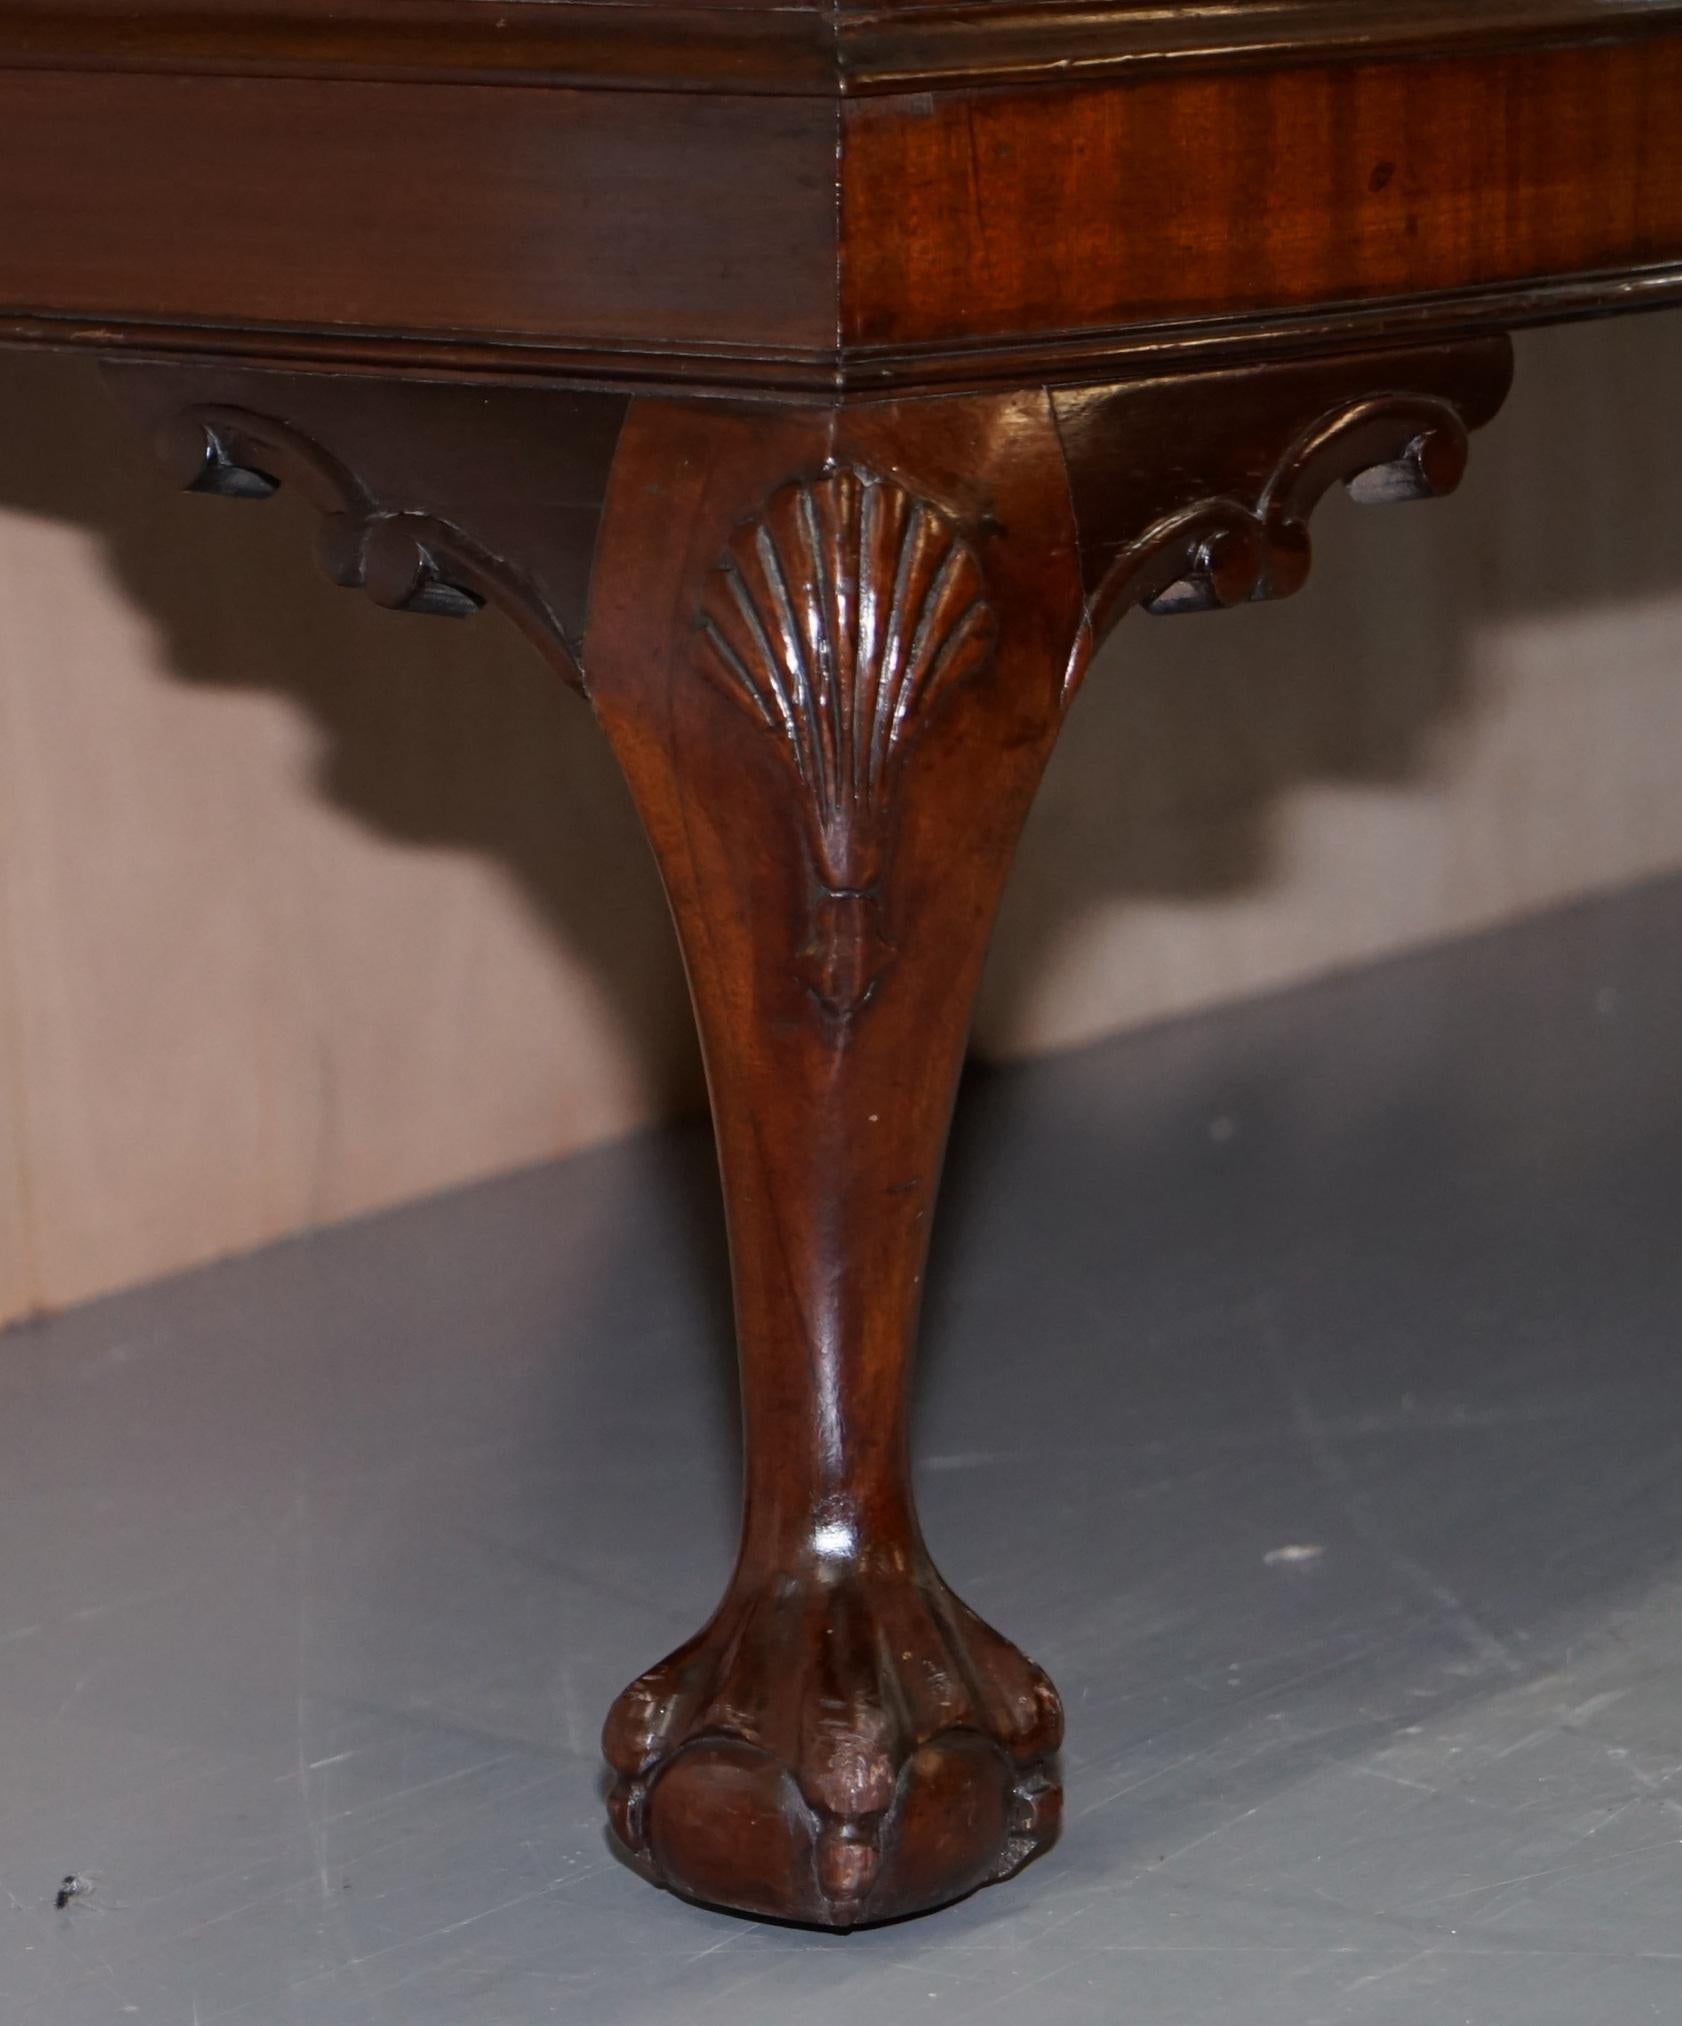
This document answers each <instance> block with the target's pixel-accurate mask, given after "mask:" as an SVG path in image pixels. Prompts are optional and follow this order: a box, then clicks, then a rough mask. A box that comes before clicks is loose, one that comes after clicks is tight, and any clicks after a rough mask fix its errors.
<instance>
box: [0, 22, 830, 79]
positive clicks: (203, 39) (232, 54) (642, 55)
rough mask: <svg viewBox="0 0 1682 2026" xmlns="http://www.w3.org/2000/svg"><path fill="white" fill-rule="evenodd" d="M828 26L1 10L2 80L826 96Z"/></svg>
mask: <svg viewBox="0 0 1682 2026" xmlns="http://www.w3.org/2000/svg"><path fill="white" fill-rule="evenodd" d="M834 49H835V35H834V30H833V26H832V24H831V21H830V18H829V16H828V14H827V13H820V12H818V11H817V10H815V9H812V8H804V7H782V6H778V7H775V8H769V7H767V6H765V5H764V4H762V0H734V4H732V0H710V4H708V5H707V6H705V7H695V6H685V5H684V4H683V0H652V4H643V0H614V4H612V5H602V4H600V0H503V4H500V5H494V6H493V5H489V4H485V0H237V4H236V0H220V4H218V0H209V4H205V0H199V4H196V5H193V4H179V5H174V6H168V7H136V6H135V5H134V0H0V67H6V68H12V67H32V68H37V69H49V70H67V69H86V70H138V71H157V72H162V73H166V74H170V75H190V74H193V73H220V72H226V73H230V74H234V75H243V76H256V77H263V76H268V77H277V76H279V77H336V78H384V79H407V80H423V79H424V80H432V81H443V82H448V83H454V84H462V83H514V84H591V83H595V84H609V85H622V86H632V87H637V86H641V87H644V88H652V87H659V88H661V89H666V90H673V91H777V92H797V93H798V92H827V91H829V90H831V89H832V88H833V85H834V79H835V74H836V64H835V57H834Z"/></svg>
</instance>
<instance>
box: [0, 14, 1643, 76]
mask: <svg viewBox="0 0 1682 2026" xmlns="http://www.w3.org/2000/svg"><path fill="white" fill-rule="evenodd" d="M1679 19H1682V0H1477V4H1475V5H1468V4H1466V0H1237V4H1234V0H1182V4H1179V5H1172V4H1170V5H1164V4H1161V0H958V4H950V5H930V4H928V0H904V4H896V0H855V4H850V5H843V6H841V7H839V8H835V9H831V8H829V7H819V6H815V5H785V4H782V0H687V4H686V0H615V4H612V5H603V4H600V0H172V4H169V5H166V6H147V7H137V6H136V5H135V4H134V0H0V67H11V66H35V67H39V68H46V69H67V68H86V69H96V70H123V69H130V70H150V71H157V72H162V73H168V74H185V73H192V72H228V73H234V74H240V75H247V76H307V77H341V78H343V77H378V78H387V79H398V78H401V79H417V80H418V79H431V80H445V81H449V82H454V83H461V82H469V81H473V82H483V83H492V82H503V83H551V84H599V85H617V86H628V87H633V88H654V87H658V88H661V89H669V90H674V91H718V90H729V91H749V92H779V93H795V94H799V93H812V92H817V93H834V92H837V91H841V90H845V91H846V92H849V93H857V92H881V91H895V90H907V89H915V88H917V87H919V86H931V85H941V84H946V85H952V84H957V83H963V82H977V81H982V80H993V81H998V80H1000V79H1006V78H1010V79H1018V80H1022V79H1031V78H1035V77H1043V78H1048V79H1056V80H1058V81H1061V82H1065V83H1066V82H1068V81H1069V79H1070V78H1071V77H1076V76H1080V75H1086V74H1101V73H1105V72H1113V71H1118V70H1130V69H1134V68H1137V67H1138V66H1140V65H1152V64H1158V63H1162V62H1169V63H1173V64H1175V65H1176V66H1182V65H1188V64H1190V65H1215V66H1220V67H1225V68H1230V67H1232V66H1233V65H1234V64H1240V63H1245V62H1250V61H1256V60H1261V61H1267V60H1272V61H1275V62H1276V61H1278V60H1279V59H1280V57H1281V55H1282V54H1283V55H1289V54H1290V53H1292V52H1301V51H1303V50H1307V49H1312V50H1313V51H1314V52H1315V54H1316V55H1317V56H1319V55H1325V56H1328V57H1333V58H1335V57H1339V56H1349V55H1355V56H1369V57H1370V56H1373V55H1377V54H1395V53H1398V52H1411V51H1423V50H1434V51H1437V52H1442V51H1445V50H1451V49H1457V48H1468V47H1473V46H1481V47H1486V48H1487V47H1498V46H1499V47H1513V46H1516V45H1518V44H1520V43H1527V42H1531V43H1533V42H1540V41H1550V40H1552V41H1559V40H1567V41H1579V42H1581V41H1591V40H1595V39H1599V38H1604V37H1609V36H1618V37H1625V38H1627V37H1631V36H1637V35H1640V34H1642V33H1645V32H1648V31H1651V30H1656V29H1659V28H1662V27H1664V26H1666V25H1667V24H1668V25H1671V26H1674V25H1675V24H1676V23H1677V21H1678V20H1679Z"/></svg>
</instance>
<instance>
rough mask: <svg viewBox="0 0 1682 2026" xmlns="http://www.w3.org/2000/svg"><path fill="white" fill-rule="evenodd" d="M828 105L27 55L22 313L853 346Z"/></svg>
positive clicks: (1, 306)
mask: <svg viewBox="0 0 1682 2026" xmlns="http://www.w3.org/2000/svg"><path fill="white" fill-rule="evenodd" d="M834 153H835V148H834V113H833V110H832V109H831V108H830V107H829V106H828V105H826V104H824V103H823V102H821V101H818V100H795V99H766V98H737V97H729V96H720V97H700V96H693V95H691V96H678V95H673V94H645V95H644V94H638V95H632V94H625V93H601V92H572V91H545V90H537V89H521V88H512V87H511V88H504V89H490V88H485V87H473V86H461V87H458V88H453V89H450V90H449V91H448V92H445V91H444V90H441V89H440V88H437V87H432V86H425V85H377V84H358V83H340V84H334V85H322V84H309V83H302V82H291V81H286V80H279V79H236V78H211V77H195V78H155V77H141V76H111V75H98V74H94V73H85V74H63V73H57V72H52V73H47V72H30V71H12V72H4V73H0V211H3V213H4V216H5V219H6V230H5V233H4V234H3V235H0V313H6V312H10V313H12V314H14V315H24V314H29V313H32V312H41V311H52V312H57V313H59V314H61V315H62V314H65V313H68V314H71V315H74V316H83V317H94V318H98V317H110V318H112V319H117V320H135V319H142V320H153V319H155V320H164V321H167V320H170V319H176V318H182V319H192V318H197V319H203V320H208V321H211V322H215V323H218V324H222V325H230V326H232V325H243V324H249V323H262V322H269V323H275V324H287V325H292V326H295V327H301V328H307V329H318V330H345V329H349V328H354V329H358V330H363V331H368V330H393V331H395V330H404V331H407V332H408V333H410V334H411V335H415V336H422V337H424V336H429V335H430V336H437V335H440V334H444V333H471V334H475V335H504V336H512V337H523V338H540V337H559V338H564V339H574V340H585V341H589V340H598V341H612V342H614V343H616V344H620V345H624V346H627V347H633V348H634V347H635V346H636V345H637V344H638V343H639V342H640V341H645V340H646V341H653V340H661V341H664V342H667V343H670V344H678V345H682V344H686V343H687V344H694V343H709V342H711V343H723V344H738V345H749V344H751V345H752V346H753V347H755V348H757V349H764V350H768V351H773V352H774V351H776V350H777V349H778V348H779V347H787V348H790V349H794V350H801V349H805V348H809V347H814V346H827V347H828V348H830V349H833V345H834V338H835V308H834V304H835V250H834V249H835V208H834V194H833V164H834Z"/></svg>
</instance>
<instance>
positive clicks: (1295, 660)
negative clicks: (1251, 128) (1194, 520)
mask: <svg viewBox="0 0 1682 2026" xmlns="http://www.w3.org/2000/svg"><path fill="white" fill-rule="evenodd" d="M1679 529H1682V316H1678V317H1675V318H1667V317H1662V316H1660V317H1653V318H1649V319H1632V320H1629V321H1626V322H1622V323H1617V324H1607V325H1599V326H1593V327H1583V328H1578V329H1575V330H1569V331H1560V332H1549V333H1542V334H1536V335H1531V336H1527V337H1526V338H1524V339H1523V340H1522V341H1521V344H1520V359H1519V380H1518V386H1517V388H1516V390H1515V393H1514V395H1513V398H1512V401H1511V403H1510V404H1509V407H1508V409H1507V412H1506V414H1505V416H1504V417H1503V418H1502V419H1501V420H1499V421H1497V422H1496V423H1495V424H1494V425H1493V427H1492V428H1491V430H1489V431H1488V432H1486V433H1485V435H1484V436H1483V437H1482V438H1481V439H1480V441H1479V444H1478V446H1477V450H1476V453H1475V455H1474V458H1473V464H1472V472H1471V476H1470V477H1469V479H1468V481H1467V485H1466V487H1465V489H1464V491H1463V492H1462V494H1461V495H1460V497H1459V498H1457V499H1456V500H1453V501H1450V502H1447V503H1445V504H1442V505H1437V506H1432V507H1421V508H1407V509H1368V510H1364V511H1363V510H1359V509H1355V508H1353V507H1351V506H1350V505H1348V503H1347V502H1345V501H1343V500H1342V499H1341V498H1339V499H1337V500H1335V501H1330V502H1328V503H1327V506H1326V507H1325V508H1324V509H1323V510H1322V513H1321V515H1320V518H1319V520H1318V522H1317V524H1316V530H1315V541H1316V549H1317V554H1318V565H1317V568H1316V571H1315V574H1314V577H1313V578H1312V580H1311V582H1310V585H1309V588H1308V590H1307V591H1306V592H1305V593H1304V594H1303V595H1302V596H1301V597H1300V598H1298V599H1297V600H1295V601H1293V602H1292V603H1289V604H1285V605H1280V606H1276V607H1257V608H1254V609H1252V610H1249V611H1247V612H1243V613H1237V614H1231V615H1227V616H1196V617H1188V618H1183V619H1177V620H1161V621H1153V620H1149V619H1145V618H1140V617H1136V618H1133V619H1130V620H1129V621H1128V622H1127V623H1126V625H1125V626H1123V627H1122V629H1121V630H1120V632H1119V634H1118V635H1117V637H1116V639H1115V640H1114V641H1113V642H1112V643H1111V645H1110V647H1109V649H1108V650H1107V651H1106V653H1105V655H1104V656H1103V657H1102V658H1101V660H1100V662H1099V664H1098V665H1097V667H1096V668H1095V669H1094V671H1093V673H1092V675H1091V677H1090V678H1089V682H1088V687H1087V691H1086V693H1085V694H1084V695H1083V697H1082V698H1081V700H1080V702H1079V704H1078V706H1077V708H1076V710H1075V712H1074V714H1073V717H1072V719H1071V721H1070V725H1069V728H1068V732H1067V734H1066V736H1065V738H1064V741H1063V745H1062V747H1061V749H1060V751H1059V753H1058V755H1057V758H1056V760H1055V761H1054V763H1053V767H1052V771H1051V775H1050V778H1049V779H1048V781H1047V784H1046V791H1045V794H1044V796H1043V798H1042V800H1041V803H1040V805H1039V808H1038V810H1037V811H1036V814H1035V817H1034V819H1033V822H1032V824H1031V826H1030V831H1029V835H1028V837H1027V839H1026V842H1025V846H1024V850H1023V855H1022V861H1021V864H1020V866H1019V869H1018V876H1017V878H1016V881H1015V884H1014V886H1013V888H1012V891H1011V894H1010V898H1009V901H1008V903H1007V907H1006V912H1005V917H1004V920H1003V923H1002V925H1001V931H1000V936H999V939H998V943H997V946H996V948H995V952H994V958H993V962H992V965H991V967H990V971H989V975H988V980H987V985H986V989H985V993H984V1003H983V1007H982V1014H981V1021H980V1028H979V1039H980V1043H981V1046H982V1047H983V1049H984V1050H985V1051H986V1052H988V1053H990V1054H992V1055H995V1056H1011V1055H1017V1054H1022V1053H1027V1052H1032V1051H1036V1050H1040V1049H1044V1048H1049V1047H1059V1046H1066V1045H1069V1044H1072V1043H1076V1042H1079V1041H1081V1040H1084V1039H1088V1038H1091V1037H1094V1036H1096V1035H1099V1034H1102V1033H1107V1032H1110V1031H1113V1030H1114V1029H1116V1028H1119V1027H1122V1026H1125V1025H1128V1024H1131V1023H1136V1022H1141V1021H1146V1020H1152V1019H1157V1018H1161V1017H1163V1016H1165V1015H1168V1014H1172V1013H1176V1012H1180V1011H1185V1010H1189V1009H1191V1008H1194V1007H1200V1006H1206V1005H1209V1004H1211V1003H1213V1002H1216V1001H1218V1000H1221V999H1225V998H1230V997H1232V996H1235V995H1238V994H1242V993H1247V992H1253V991H1257V990H1261V989H1265V988H1268V987H1271V986H1276V985H1280V984H1284V983H1287V982H1289V981H1291V980H1295V979H1299V978H1304V977H1308V976H1311V975H1314V974H1316V973H1320V972H1324V971H1326V970H1328V969H1331V968H1334V967H1337V966H1340V965H1347V964H1350V963H1354V962H1358V961H1361V960H1363V959H1366V958H1369V957H1373V956H1376V955H1378V954H1380V953H1383V952H1387V951H1393V950H1396V949H1399V948H1402V947H1405V946H1407V945H1410V944H1415V943H1419V942H1422V941H1425V940H1428V939H1431V938H1433V937H1437V936H1441V935H1444V934H1450V933H1458V932H1461V931H1465V930H1468V929H1471V928H1475V927H1478V926H1481V925H1484V924H1487V923H1492V922H1496V921H1499V920H1501V919H1503V918H1506V917H1509V916H1512V915H1515V914H1519V913H1522V912H1526V911H1529V910H1533V909H1536V908H1539V907H1542V906H1546V905H1548V904H1549V903H1551V902H1554V901H1558V900H1561V899H1564V898H1567V897H1569V896H1572V895H1575V894H1579V893H1582V892H1585V891H1588V890H1591V889H1593V888H1595V887H1597V886H1602V885H1606V884H1610V883H1614V882H1618V881H1622V880H1626V879H1630V878H1633V877H1637V876H1640V875H1643V874H1646V873H1650V872H1657V871H1662V870H1668V869H1672V868H1676V867H1682V793H1679V792H1678V785H1677V763H1678V756H1679V755H1682V538H1679V535H1678V530H1679ZM313 536H314V527H313V523H312V520H311V516H310V515H309V514H308V512H307V510H305V509H303V508H301V507H299V506H297V505H296V504H295V503H292V502H289V501H287V500H286V499H285V497H284V495H283V496H282V498H281V499H279V500H277V501H275V502H273V503H271V504H268V505H265V506H263V507H261V508H254V507H241V506H239V505H236V504H232V503H228V502H220V501H209V500H203V499H196V498H192V499H189V498H183V497H180V496H178V495H175V494H173V493H172V492H171V491H170V490H169V488H168V487H167V485H166V484H165V482H164V481H163V480H162V478H161V477H159V475H158V474H157V472H156V471H155V469H154V468H153V466H152V464H151V462H150V459H149V456H148V454H147V451H146V449H145V446H144V445H142V444H139V443H137V442H136V441H135V440H134V439H133V437H132V436H131V434H130V432H129V430H128V428H127V426H126V425H125V424H124V423H123V422H122V421H121V420H120V419H119V418H118V417H117V416H116V414H115V413H114V412H113V411H112V410H111V409H110V408H109V407H108V405H107V403H106V400H105V397H104V395H103V393H102V391H101V388H100V385H99V382H98V378H97V375H96V373H95V372H94V370H93V369H92V368H91V367H90V366H89V365H88V364H87V363H86V362H84V361H81V360H69V359H50V358H40V357H33V356H22V355H18V356H6V357H0V1321H4V1320H6V1319H10V1318H16V1317H18V1316H22V1315H25V1314H27V1313H29V1312H30V1311H31V1310H34V1309H37V1308H41V1307H57V1306H60V1305H62V1304H64V1303H67V1302H71V1301H75V1300H78V1299H81V1298H83V1297H85V1296H88V1295H91V1294H94V1293H97V1292H99V1291H101V1290H104V1289H108V1288H112V1287H115V1286H119V1285H122V1284H124V1283H127V1282H132V1281H136V1280H141V1279H145V1278H148V1277H151V1276H153V1275H156V1274H160V1273H164V1272H167V1271H170V1270H172V1269H174V1268H177V1267H181V1266H185V1265H188V1264H191V1263H194V1262H197V1261H201V1260H205V1259H210V1258H214V1257H216V1256H218V1255H220V1254H224V1253H228V1252H232V1251H237V1250H241V1249H244V1248H247V1247H250V1246H253V1245H257V1244H260V1243H262V1242H264V1241H266V1240H269V1239H272V1238H276V1237H279V1236H282V1235H284V1234H286V1233H289V1232H294V1231H299V1230H302V1229H306V1228H308V1227H310V1226H311V1225H313V1224H316V1223H319V1222H323V1221H329V1220H332V1219H336V1218H342V1217H346V1216H350V1215H354V1214H356V1213H358V1212H361V1211H365V1210H369V1209H373V1208H376V1207H379V1206H381V1205H384V1204H388V1203H392V1202H396V1201H399V1200H401V1199H403V1198H405V1197H408V1196H413V1195H418V1194H422V1193H425V1192H428V1191H431V1190H435V1189H439V1188H442V1187H445V1186H447V1185H449V1184H451V1183H455V1182H459V1181H464V1180H467V1179H469V1178H472V1177H475V1176H480V1175H485V1174H489V1173H493V1172H495V1171H497V1170H500V1169H505V1168H509V1167H513V1166H517V1165H519V1164H522V1163H525V1162H530V1161H537V1160H542V1159H545V1158H548V1157H550V1156H553V1155H557V1154H562V1153H565V1152H568V1151H570V1150H573V1149H575V1148H578V1147H581V1146H584V1145H586V1144H589V1143H591V1142H592V1141H596V1140H599V1139H601V1138H604V1137H607V1136H611V1135H613V1134H617V1133H621V1132H625V1131H628V1130H631V1129H634V1128H635V1127H637V1126H639V1125H642V1124H644V1123H646V1122H648V1121H650V1120H652V1119H655V1118H657V1117H660V1116H663V1115H666V1114H668V1113H670V1112H672V1111H674V1110H678V1109H682V1108H685V1107H687V1106H690V1105H693V1104H694V1103H695V1102H696V1101H697V1096H698V1073H697V1071H696V1068H695V1062H694V1050H693V1044H692V1041H691V1039H690V1033H689V1025H688V1014H687V1009H686V1006H685V1004H684V999H683V988H682V981H681V977H680V974H679V970H678V966H677V963H676V959H675V956H674V954H673V951H672V948H671V943H670V938H669V932H668V930H667V927H666V923H665V920H664V915H663V910H662V905H661V902H660V898H659V894H658V890H657V885H656V882H655V879H654V876H653V872H652V869H651V867H650V865H649V862H648V859H647V855H646V852H645V851H644V848H643V845H642V843H641V840H640V837H639V835H638V833H637V830H636V826H635V823H634V821H633V819H632V817H631V814H630V811H629V808H628V805H627V802H626V799H625V796H624V793H623V791H622V789H621V788H620V786H619V783H618V781H617V778H616V776H615V775H614V773H613V770H612V767H611V765H610V763H609V761H608V759H607V756H606V753H605V751H604V749H603V747H602V746H601V743H600V741H599V740H598V739H597V737H596V736H595V734H594V732H593V729H592V727H591V724H590V721H589V715H588V712H587V711H586V710H585V709H584V708H583V707H582V706H581V705H579V703H578V702H577V700H576V699H575V698H573V697H572V696H571V695H570V694H569V693H567V692H566V691H565V690H563V689H562V687H561V686H560V685H559V684H558V683H557V682H555V681H554V680H553V678H551V677H549V676H548V675H547V674H546V673H545V671H544V670H543V669H542V668H541V667H540V666H539V665H538V664H537V662H536V660H535V658H534V657H532V656H531V655H530V653H529V651H528V650H527V649H525V647H524V646H523V645H522V644H521V643H520V642H519V641H518V640H517V639H516V637H515V636H514V634H513V632H512V630H511V629H510V628H508V627H506V626H505V625H504V624H503V623H502V622H501V621H500V620H499V619H497V618H495V617H494V616H492V615H486V616H484V617H481V618H480V619H477V620H475V621H474V622H472V623H471V624H470V625H450V624H446V623H443V622H427V621H420V620H413V619H405V618H394V617H390V616H388V615H385V614H383V613H379V612H376V611H375V610H373V609H372V608H371V607H369V606H368V605H367V604H366V603H365V602H364V601H363V600H360V599H357V598H351V597H346V596H345V595H344V594H342V593H339V592H335V591H333V590H331V589H330V588H329V587H328V586H326V585H325V584H324V583H323V582H322V581H321V580H320V579H319V578H318V577H317V575H316V573H315V571H314V569H313V567H312V565H311V562H310V548H311V543H312V541H313Z"/></svg>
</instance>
